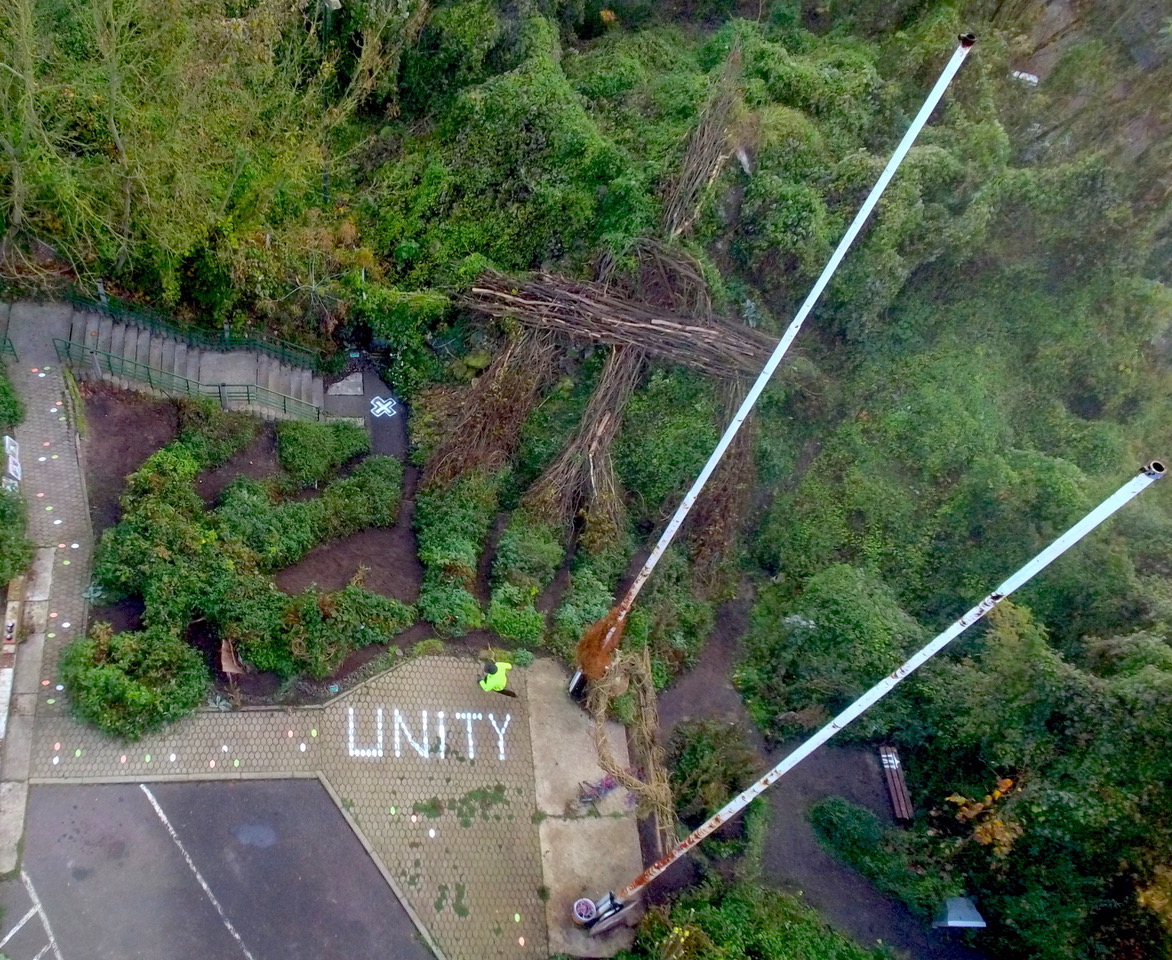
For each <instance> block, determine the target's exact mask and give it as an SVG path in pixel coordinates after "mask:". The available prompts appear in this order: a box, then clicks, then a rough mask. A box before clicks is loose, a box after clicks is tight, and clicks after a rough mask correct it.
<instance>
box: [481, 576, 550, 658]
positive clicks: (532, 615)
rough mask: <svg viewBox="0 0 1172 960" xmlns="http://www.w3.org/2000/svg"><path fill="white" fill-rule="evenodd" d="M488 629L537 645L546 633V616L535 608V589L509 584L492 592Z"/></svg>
mask: <svg viewBox="0 0 1172 960" xmlns="http://www.w3.org/2000/svg"><path fill="white" fill-rule="evenodd" d="M488 628H489V629H490V630H492V631H493V632H494V633H496V634H497V636H499V637H500V638H501V639H502V640H504V641H506V642H507V643H522V644H524V645H526V646H529V647H536V646H538V645H539V644H540V643H541V641H542V639H543V638H544V636H545V617H544V616H543V615H542V614H541V613H540V612H539V611H538V610H536V609H534V607H533V599H532V593H531V592H528V591H523V590H521V589H519V588H517V587H514V586H512V585H511V584H507V583H506V584H502V585H501V586H499V587H497V588H496V590H494V591H493V593H492V601H491V602H490V603H489V606H488Z"/></svg>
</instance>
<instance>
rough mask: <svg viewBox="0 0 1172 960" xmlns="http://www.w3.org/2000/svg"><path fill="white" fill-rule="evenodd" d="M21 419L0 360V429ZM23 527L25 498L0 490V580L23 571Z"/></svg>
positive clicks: (26, 546)
mask: <svg viewBox="0 0 1172 960" xmlns="http://www.w3.org/2000/svg"><path fill="white" fill-rule="evenodd" d="M23 419H24V404H23V403H22V402H21V399H20V397H19V396H17V394H16V391H15V390H14V389H13V388H12V384H11V383H10V382H9V380H8V376H7V374H6V373H5V371H4V364H3V362H2V361H0V433H4V434H10V433H11V432H12V428H13V427H15V426H16V425H17V424H18V423H20V422H21V421H22V420H23ZM24 529H25V516H24V498H23V497H21V496H20V494H19V493H17V492H15V491H9V490H0V583H7V582H8V581H9V580H11V579H12V578H13V577H14V576H16V575H17V574H18V573H20V572H21V571H23V570H24V568H25V567H26V566H28V563H29V560H30V559H31V558H32V544H31V543H30V542H29V539H28V537H26V536H25V533H24Z"/></svg>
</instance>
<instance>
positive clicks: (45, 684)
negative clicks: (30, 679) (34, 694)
mask: <svg viewBox="0 0 1172 960" xmlns="http://www.w3.org/2000/svg"><path fill="white" fill-rule="evenodd" d="M48 685H49V681H48V680H42V681H41V686H42V687H47V686H48ZM58 749H60V747H58Z"/></svg>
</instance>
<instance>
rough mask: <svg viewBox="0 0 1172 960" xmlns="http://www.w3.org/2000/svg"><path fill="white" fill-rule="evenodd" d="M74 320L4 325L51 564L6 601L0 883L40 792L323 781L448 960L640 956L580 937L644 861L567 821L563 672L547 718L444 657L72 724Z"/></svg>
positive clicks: (616, 825) (615, 837) (572, 763)
mask: <svg viewBox="0 0 1172 960" xmlns="http://www.w3.org/2000/svg"><path fill="white" fill-rule="evenodd" d="M0 309H3V306H2V305H0ZM2 319H3V318H2V317H0V320H2ZM68 322H69V310H68V309H67V308H62V307H56V306H54V305H41V304H18V305H15V306H14V307H13V308H12V315H11V317H10V322H9V329H8V336H9V337H10V338H11V339H12V340H13V342H14V344H15V347H16V350H17V352H18V355H19V358H20V359H19V363H18V364H9V375H10V377H11V379H12V380H13V384H14V386H15V387H16V389H17V391H18V392H19V393H20V394H21V396H22V397H23V398H24V400H25V403H26V406H27V416H26V421H25V423H24V424H23V425H22V426H21V427H20V428H19V429H18V431H17V439H18V441H19V442H20V444H21V458H22V461H23V464H24V481H23V491H24V494H25V498H26V502H27V504H28V507H29V518H30V519H29V534H30V536H31V537H32V538H33V539H34V541H35V542H36V543H37V545H38V548H39V549H38V552H37V559H36V562H35V563H34V565H33V569H32V570H31V571H30V573H29V574H28V576H27V577H26V578H25V582H24V583H22V584H17V592H18V593H20V594H22V596H18V597H15V598H10V599H16V600H18V601H23V608H22V610H21V618H22V622H23V624H24V635H25V638H26V639H25V640H24V642H23V643H21V644H20V646H19V647H18V653H17V662H16V671H15V679H14V691H13V701H12V711H11V718H10V720H9V726H8V736H7V737H6V738H5V739H4V742H3V744H2V747H0V781H2V782H0V873H7V872H10V871H12V870H14V869H15V867H16V864H17V856H18V850H19V844H20V840H21V836H22V830H23V825H24V820H25V816H24V814H25V804H26V801H27V794H28V785H29V783H46V784H48V783H63V782H74V783H110V782H141V781H163V780H183V781H192V780H205V779H206V780H224V779H249V778H253V779H264V778H297V777H316V778H318V779H320V780H321V782H322V783H323V784H324V785H325V786H326V788H327V790H329V791H330V793H331V795H332V796H333V797H334V799H335V801H336V802H337V804H338V806H339V808H340V809H341V810H342V812H343V814H344V815H345V816H346V817H347V819H348V820H349V821H350V823H351V825H352V826H353V827H354V828H355V831H356V833H357V835H358V837H359V839H360V840H362V842H363V843H364V845H365V846H366V847H367V850H368V851H369V852H370V853H371V854H372V856H373V858H374V860H375V863H376V864H377V865H378V866H379V869H380V870H381V871H382V873H383V876H384V877H385V878H386V880H387V881H388V883H389V884H390V885H391V887H392V888H393V889H394V890H395V892H396V894H397V895H398V896H399V899H400V900H401V901H402V902H403V903H404V905H405V906H406V907H407V908H408V911H409V912H410V913H411V914H412V919H413V920H414V921H415V923H416V924H417V926H418V927H419V929H420V931H421V933H422V934H423V936H424V938H425V939H426V940H427V942H428V943H429V945H430V946H431V947H432V949H433V950H435V951H436V952H437V954H439V955H440V956H441V957H447V958H449V960H524V958H534V960H537V958H543V957H547V956H549V954H550V952H552V950H554V949H561V950H570V951H572V952H575V953H579V954H584V955H593V956H603V955H611V954H613V953H614V952H616V951H617V950H618V949H620V948H622V947H624V946H628V945H629V943H630V940H631V937H630V933H629V931H627V932H620V933H617V934H615V935H613V936H610V937H607V938H606V940H605V941H599V940H595V941H590V940H589V939H588V938H585V937H582V936H581V935H578V934H577V933H576V931H574V930H573V929H572V928H570V925H569V924H568V922H567V918H568V914H569V909H568V908H569V903H570V902H572V900H573V899H574V898H576V897H578V896H583V895H589V896H598V895H601V893H603V892H604V891H605V889H607V888H609V887H610V886H615V887H617V886H618V885H620V884H621V882H623V881H625V880H626V879H629V877H630V876H631V875H633V873H634V872H636V871H637V869H638V867H639V866H640V864H639V860H638V839H637V836H636V830H635V820H634V813H633V811H632V810H631V809H629V807H627V808H621V809H615V810H614V811H611V812H610V813H609V815H608V816H606V817H605V818H604V819H603V820H598V818H597V817H594V818H583V817H580V816H568V815H566V810H565V808H566V804H567V802H568V801H569V800H570V799H571V798H572V796H573V795H575V794H576V791H577V786H578V783H579V782H580V781H582V780H590V779H597V778H598V777H600V776H601V771H600V770H599V769H598V767H597V764H596V759H595V757H594V754H593V744H592V741H591V740H590V733H589V724H588V723H586V722H585V718H584V716H583V715H582V714H581V712H580V711H578V710H577V708H576V707H574V706H573V705H572V704H571V703H570V702H569V700H568V698H567V697H566V696H565V695H564V683H565V677H564V676H562V674H561V671H560V669H559V668H557V667H556V666H554V665H553V664H538V665H536V666H535V667H534V668H533V670H532V673H533V677H532V679H533V681H534V684H535V687H534V690H533V691H532V693H533V694H536V695H537V697H538V698H539V700H540V704H535V705H534V716H533V717H530V715H529V710H528V703H529V697H530V691H529V690H528V689H527V686H528V684H527V682H526V673H527V671H524V670H517V671H515V672H514V675H513V676H514V678H515V680H514V684H513V686H515V687H516V688H517V689H518V692H519V693H520V694H521V695H520V697H519V698H518V699H507V698H504V697H501V696H500V695H497V694H486V693H484V692H483V691H481V690H480V689H479V687H478V685H477V683H476V679H477V675H478V666H477V664H476V663H475V661H470V660H461V659H456V658H450V657H429V658H426V659H421V660H411V661H408V662H406V663H404V664H403V665H401V666H400V667H398V668H397V669H395V670H394V671H392V672H390V673H387V674H383V675H381V676H379V677H376V678H374V679H373V680H371V681H368V682H367V683H365V684H364V685H361V686H359V687H357V688H355V689H353V690H350V691H348V692H346V693H345V694H343V695H341V696H340V697H338V698H336V699H335V700H334V701H332V702H330V703H329V704H326V705H324V706H321V707H310V708H301V709H297V710H257V711H253V710H250V711H244V712H236V713H228V712H225V713H219V712H202V713H199V714H197V715H196V716H194V717H191V718H189V719H187V720H185V721H182V722H180V723H178V724H175V725H173V726H171V727H168V728H167V729H166V730H165V731H164V732H162V733H160V734H157V735H155V736H153V737H149V738H147V739H145V740H143V741H141V742H139V743H136V744H133V745H129V744H125V743H122V742H118V741H114V740H111V739H109V738H107V737H105V736H104V735H102V734H101V733H99V732H98V731H96V730H94V729H92V728H89V727H86V726H84V725H82V724H80V723H78V722H76V721H75V720H73V719H72V717H71V716H70V715H69V711H68V709H67V704H66V702H65V699H64V691H63V690H62V688H61V686H60V685H59V683H58V681H57V662H58V657H59V654H60V651H61V649H62V648H63V646H64V645H65V644H66V643H68V642H69V641H70V640H72V639H73V638H75V637H76V636H78V635H80V634H81V633H82V631H84V629H85V621H86V615H87V604H86V601H85V593H86V589H87V587H88V585H89V576H90V573H89V571H90V559H91V553H92V532H91V527H90V522H89V510H88V500H87V496H86V491H85V481H84V471H83V469H82V464H81V462H80V460H79V456H78V453H77V449H78V444H77V441H76V434H75V431H74V422H73V420H72V419H71V418H72V417H73V414H72V413H71V411H70V408H69V397H68V394H67V392H66V386H65V380H64V377H63V375H62V371H61V369H60V368H59V367H58V365H57V363H56V359H55V356H54V355H53V352H52V347H51V343H52V337H54V336H63V335H64V334H63V333H62V332H61V331H60V330H58V329H57V328H58V327H61V328H65V327H67V326H68ZM0 326H2V324H0ZM365 392H366V391H365V390H364V393H365ZM361 399H362V402H363V403H366V402H367V398H366V397H362V398H361ZM395 426H396V427H398V426H399V425H398V424H395ZM518 675H519V676H518ZM619 733H620V731H617V730H616V731H614V734H615V736H614V738H613V739H614V741H615V746H616V754H618V755H619V757H620V758H622V757H625V749H623V748H624V747H625V744H624V743H622V737H621V736H620V735H619ZM535 752H536V754H537V760H538V762H539V766H540V767H541V770H540V771H539V772H540V774H541V780H542V783H541V784H540V785H539V784H538V783H537V782H536V781H535V772H534V762H535ZM617 799H618V798H616V800H617ZM538 824H540V825H541V826H540V828H539V827H538V826H537V825H538ZM551 892H552V896H551ZM567 928H570V929H567ZM551 939H552V940H554V941H555V942H553V943H551Z"/></svg>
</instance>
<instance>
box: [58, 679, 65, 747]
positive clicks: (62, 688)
mask: <svg viewBox="0 0 1172 960" xmlns="http://www.w3.org/2000/svg"><path fill="white" fill-rule="evenodd" d="M57 689H58V690H64V689H65V687H64V686H62V685H61V684H57ZM57 749H60V748H57Z"/></svg>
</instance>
